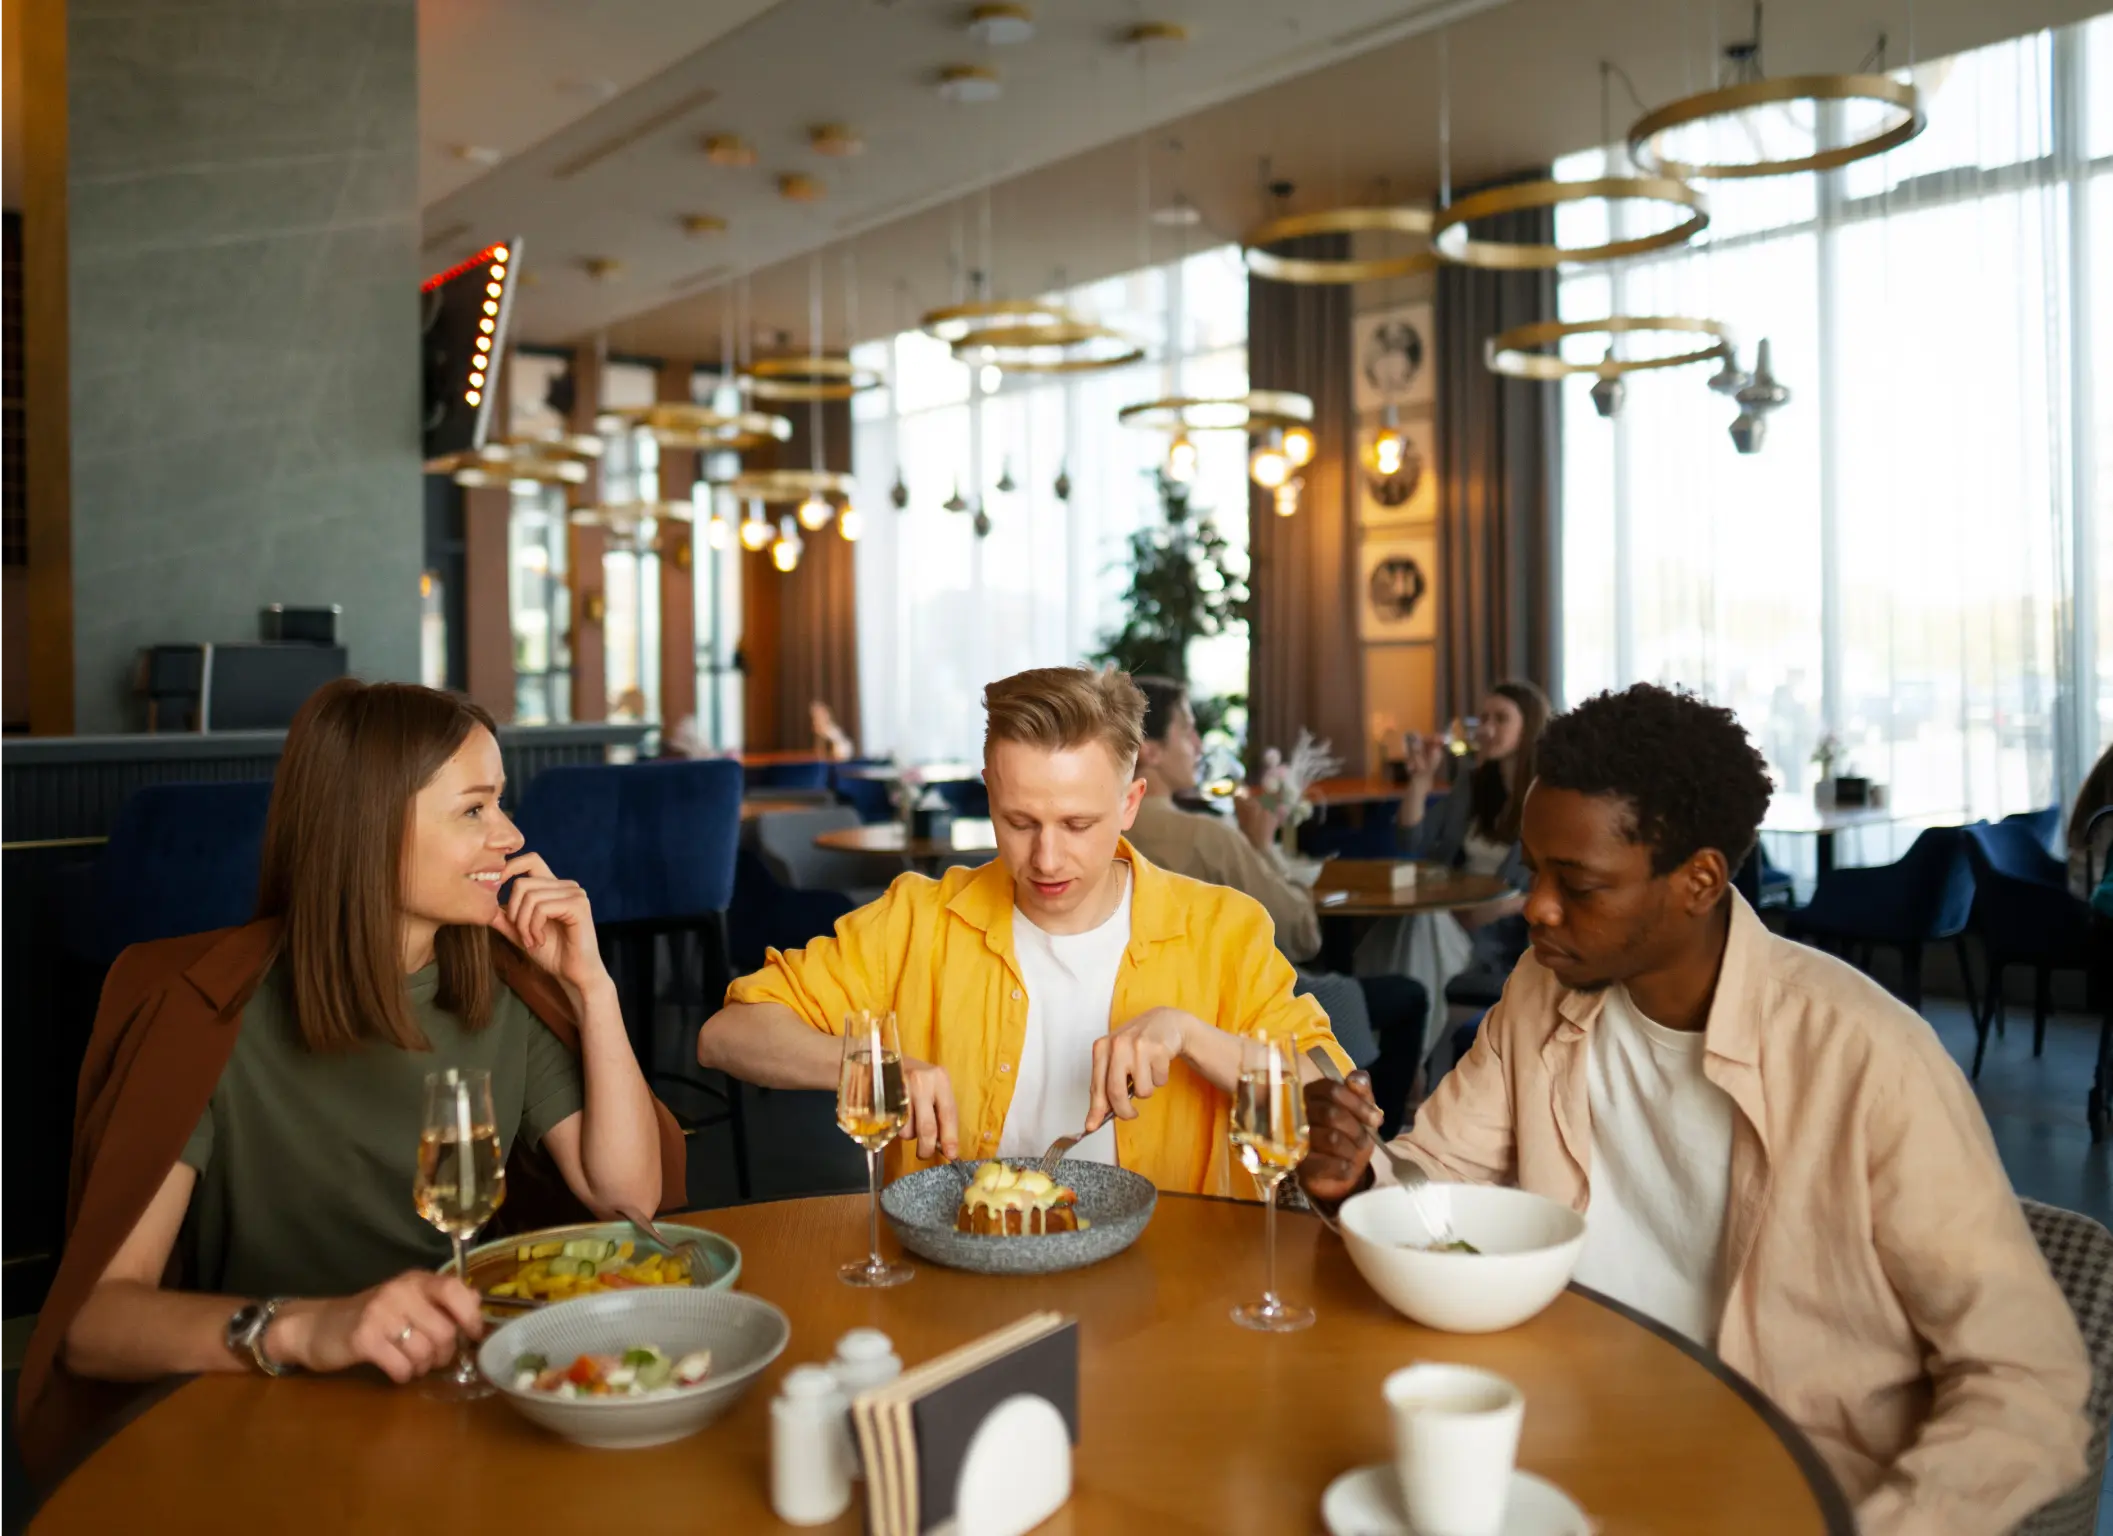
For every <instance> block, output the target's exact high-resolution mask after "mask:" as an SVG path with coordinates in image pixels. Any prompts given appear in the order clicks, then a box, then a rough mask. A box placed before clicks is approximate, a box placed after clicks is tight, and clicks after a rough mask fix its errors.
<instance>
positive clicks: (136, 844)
mask: <svg viewBox="0 0 2113 1536" xmlns="http://www.w3.org/2000/svg"><path fill="white" fill-rule="evenodd" d="M270 808H271V780H269V779H254V780H239V781H235V782H230V783H213V784H149V785H147V786H145V787H144V788H141V789H137V790H134V791H133V792H132V794H131V795H130V796H129V797H127V799H126V800H125V803H124V804H123V805H122V806H120V807H119V808H118V813H117V821H116V824H115V825H113V826H112V827H111V829H110V842H109V844H108V846H107V847H105V848H104V849H103V855H102V857H101V858H100V859H98V860H97V861H96V863H95V871H94V874H93V876H92V878H91V885H90V894H89V911H88V922H87V926H86V933H85V934H84V935H83V936H82V937H83V939H84V941H85V943H84V948H85V953H84V956H83V958H85V959H89V960H93V961H95V962H96V963H98V964H101V965H108V964H109V963H110V962H111V961H113V960H115V959H116V958H117V956H118V954H119V952H120V951H122V950H123V949H125V948H126V947H127V946H128V945H132V944H143V943H146V942H147V941H148V940H150V939H168V938H175V937H176V936H177V935H179V934H186V933H209V932H211V931H212V930H213V929H215V928H233V927H236V926H237V925H239V924H242V923H246V922H248V921H249V920H250V919H251V918H253V917H255V916H256V915H257V867H258V864H259V861H260V860H261V859H262V857H263V852H264V819H265V815H266V813H267V812H268V811H269V810H270Z"/></svg>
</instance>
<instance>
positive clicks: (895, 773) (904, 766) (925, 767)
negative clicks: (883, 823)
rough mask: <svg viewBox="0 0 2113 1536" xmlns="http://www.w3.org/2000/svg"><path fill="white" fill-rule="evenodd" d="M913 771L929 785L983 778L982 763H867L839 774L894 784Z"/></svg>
mask: <svg viewBox="0 0 2113 1536" xmlns="http://www.w3.org/2000/svg"><path fill="white" fill-rule="evenodd" d="M913 770H914V771H915V772H916V774H917V776H918V777H919V778H920V779H922V780H923V781H924V782H925V783H927V784H959V783H961V782H963V781H965V780H968V779H980V778H982V777H983V765H982V764H981V763H914V764H912V763H865V764H862V765H861V766H859V767H857V768H842V769H839V770H837V773H838V777H840V778H846V779H878V780H880V781H881V782H883V783H887V784H892V783H894V782H895V781H896V780H897V779H900V778H901V777H902V776H903V775H904V774H906V773H909V772H911V771H913Z"/></svg>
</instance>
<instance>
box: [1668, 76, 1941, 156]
mask: <svg viewBox="0 0 2113 1536" xmlns="http://www.w3.org/2000/svg"><path fill="white" fill-rule="evenodd" d="M1792 102H1811V103H1813V104H1814V106H1815V107H1818V106H1821V105H1824V104H1826V103H1828V102H1876V103H1877V104H1878V105H1880V106H1882V107H1890V108H1892V109H1893V110H1894V111H1895V112H1897V113H1898V114H1899V119H1898V121H1896V122H1895V123H1894V124H1893V125H1892V126H1891V127H1889V128H1886V129H1883V130H1881V131H1880V132H1878V133H1874V134H1872V135H1870V136H1869V137H1867V138H1862V139H1858V140H1857V141H1856V142H1855V143H1853V144H1837V145H1835V146H1833V147H1832V148H1829V149H1821V148H1817V147H1815V148H1814V150H1813V152H1812V153H1811V154H1809V155H1795V156H1792V157H1791V158H1789V159H1786V160H1693V161H1690V160H1683V159H1680V158H1678V157H1677V156H1676V155H1675V154H1674V153H1673V152H1672V147H1671V146H1670V145H1669V144H1668V143H1667V142H1666V139H1667V137H1668V136H1670V135H1672V134H1674V133H1677V132H1678V131H1679V130H1680V129H1682V128H1690V127H1694V126H1695V125H1697V124H1699V123H1706V122H1711V121H1713V120H1716V119H1719V118H1735V117H1738V116H1739V115H1741V114H1743V113H1747V112H1751V111H1753V110H1754V109H1755V108H1757V107H1770V106H1786V105H1788V104H1790V103H1792ZM1928 124H1929V119H1928V118H1927V117H1926V116H1924V114H1923V111H1922V101H1921V98H1920V96H1919V95H1918V94H1917V92H1916V90H1915V87H1914V86H1912V85H1909V84H1906V83H1904V82H1902V81H1899V80H1895V79H1893V78H1892V77H1891V76H1889V75H1786V76H1785V77H1783V78H1782V79H1780V80H1742V81H1740V82H1738V83H1737V84H1735V85H1727V86H1725V87H1723V88H1722V89H1720V90H1714V91H1704V92H1703V93H1702V94H1701V95H1699V96H1689V97H1687V98H1685V99H1684V100H1681V101H1675V102H1671V103H1669V104H1668V105H1666V106H1663V107H1660V108H1658V110H1657V111H1655V112H1649V113H1646V114H1645V115H1644V116H1642V117H1640V118H1638V119H1637V120H1636V125H1635V126H1634V127H1632V128H1631V129H1630V130H1629V158H1630V159H1632V160H1634V161H1635V162H1636V163H1637V164H1638V165H1639V166H1642V167H1643V168H1644V169H1646V170H1648V171H1652V172H1655V173H1656V174H1659V175H1663V176H1678V177H1680V178H1681V179H1683V180H1688V181H1728V180H1732V179H1734V178H1738V177H1747V176H1792V175H1796V174H1797V173H1798V172H1800V171H1831V170H1835V169H1837V168H1838V167H1841V166H1844V165H1850V164H1853V163H1854V162H1856V161H1858V160H1868V159H1870V158H1871V157H1872V156H1874V155H1882V154H1884V153H1885V152H1886V151H1887V150H1890V149H1897V148H1899V147H1900V146H1901V145H1902V144H1905V143H1907V141H1908V140H1910V139H1912V138H1914V137H1915V135H1917V134H1918V133H1920V132H1922V130H1923V129H1924V128H1925V127H1927V126H1928Z"/></svg>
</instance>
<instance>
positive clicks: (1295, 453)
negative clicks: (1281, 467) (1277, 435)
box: [1284, 427, 1318, 469]
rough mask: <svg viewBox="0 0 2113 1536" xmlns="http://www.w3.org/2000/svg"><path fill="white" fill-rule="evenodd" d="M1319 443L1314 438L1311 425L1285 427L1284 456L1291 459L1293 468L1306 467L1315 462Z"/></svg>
mask: <svg viewBox="0 0 2113 1536" xmlns="http://www.w3.org/2000/svg"><path fill="white" fill-rule="evenodd" d="M1317 446H1318V445H1317V444H1316V443H1315V442H1314V440H1313V428H1311V427H1286V428H1285V429H1284V457H1285V458H1287V459H1289V460H1291V467H1292V468H1293V469H1304V468H1305V467H1306V466H1307V465H1308V464H1311V463H1312V462H1313V454H1314V450H1315V448H1316V447H1317Z"/></svg>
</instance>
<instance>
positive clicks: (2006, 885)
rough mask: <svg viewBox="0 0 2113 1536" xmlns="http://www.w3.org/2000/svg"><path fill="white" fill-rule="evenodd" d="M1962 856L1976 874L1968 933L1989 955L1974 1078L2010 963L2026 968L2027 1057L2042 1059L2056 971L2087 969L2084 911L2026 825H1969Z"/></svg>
mask: <svg viewBox="0 0 2113 1536" xmlns="http://www.w3.org/2000/svg"><path fill="white" fill-rule="evenodd" d="M1966 856H1967V858H1968V860H1969V861H1970V862H1971V863H1972V865H1973V871H1974V909H1973V922H1972V928H1973V931H1974V933H1975V934H1976V935H1977V936H1979V938H1980V940H1981V948H1982V951H1983V952H1984V953H1985V954H1986V955H1987V956H1988V993H1987V997H1986V999H1985V1001H1984V1004H1983V1007H1982V1010H1981V1016H1980V1017H1979V1018H1977V1019H1976V1020H1975V1034H1976V1037H1977V1038H1976V1040H1975V1043H1974V1073H1975V1075H1977V1076H1978V1075H1979V1074H1980V1071H1981V1056H1982V1053H1983V1052H1984V1051H1985V1050H1986V1049H1987V1046H1988V1031H1989V1028H1990V1026H1991V1025H1992V1024H1999V1023H2000V1022H2001V1021H2002V1017H2003V973H2004V972H2005V971H2006V970H2008V969H2009V968H2010V967H2011V966H2013V965H2029V966H2031V967H2032V972H2033V982H2034V985H2033V1027H2032V1054H2033V1055H2035V1056H2037V1055H2039V1054H2040V1049H2041V1047H2042V1046H2043V1045H2044V1044H2045V1043H2046V1039H2047V1014H2048V1011H2049V1008H2050V1007H2051V1004H2052V998H2051V996H2050V994H2051V992H2052V990H2053V980H2054V973H2055V972H2056V971H2058V970H2086V969H2088V967H2089V965H2090V962H2091V933H2090V924H2089V920H2088V917H2089V911H2090V909H2089V908H2087V907H2086V906H2085V905H2084V904H2083V903H2082V902H2081V901H2078V900H2077V899H2076V898H2075V897H2074V896H2072V895H2070V894H2069V885H2068V871H2067V870H2066V869H2065V868H2064V867H2063V865H2062V863H2061V861H2060V860H2058V859H2056V858H2055V857H2054V855H2052V854H2051V853H2049V852H2048V851H2047V848H2046V845H2045V844H2044V843H2042V842H2041V841H2040V840H2039V838H2038V836H2037V835H2036V833H2035V832H2034V830H2033V828H2032V827H2031V825H2030V824H2029V823H2024V822H2018V821H2006V822H2003V823H2000V824H1998V825H1996V826H1992V827H1991V826H1987V825H1983V824H1979V823H1977V824H1975V825H1974V826H1971V827H1968V828H1967V829H1966Z"/></svg>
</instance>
